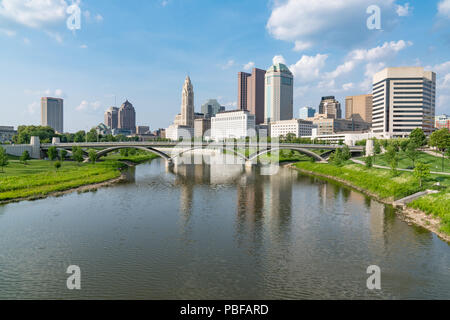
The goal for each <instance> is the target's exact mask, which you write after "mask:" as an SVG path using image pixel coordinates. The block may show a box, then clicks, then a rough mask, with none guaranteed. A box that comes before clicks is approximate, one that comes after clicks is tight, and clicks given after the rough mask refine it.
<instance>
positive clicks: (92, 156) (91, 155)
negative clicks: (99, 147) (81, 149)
mask: <svg viewBox="0 0 450 320" xmlns="http://www.w3.org/2000/svg"><path fill="white" fill-rule="evenodd" d="M88 154H89V160H90V161H91V162H92V163H95V162H97V151H95V150H93V149H91V150H89V152H88Z"/></svg>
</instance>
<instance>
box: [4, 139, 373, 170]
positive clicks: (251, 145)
mask: <svg viewBox="0 0 450 320" xmlns="http://www.w3.org/2000/svg"><path fill="white" fill-rule="evenodd" d="M3 147H4V148H5V149H6V152H7V153H8V154H11V155H16V156H20V155H21V154H22V152H23V151H24V150H27V151H29V153H30V156H31V157H32V158H34V159H41V158H44V157H45V156H46V154H47V151H48V149H49V148H50V147H56V148H57V149H58V150H61V149H65V150H67V151H68V154H69V155H70V154H71V151H72V148H73V147H81V148H82V150H83V153H84V156H85V161H87V162H88V161H89V158H88V150H90V149H93V150H96V151H97V159H99V158H101V157H103V156H105V155H107V154H109V153H111V152H115V151H118V150H121V149H137V150H144V151H147V152H152V153H154V154H156V155H158V156H160V157H161V158H163V159H165V160H166V162H167V164H168V165H171V164H173V162H174V160H176V159H177V158H178V157H180V156H182V155H183V154H184V153H186V152H191V151H195V150H221V151H226V152H227V153H232V154H234V155H236V156H237V157H240V158H242V159H243V160H244V161H246V163H247V164H248V165H252V164H256V163H257V159H258V157H260V156H262V155H265V154H267V153H270V152H276V151H278V150H292V151H297V152H299V153H301V154H304V155H307V156H309V157H312V158H314V159H315V160H316V161H319V162H327V159H328V157H329V156H330V154H331V153H333V152H334V151H336V150H337V149H340V148H343V147H344V146H343V145H330V144H293V143H291V144H290V143H273V144H271V143H256V142H234V143H231V142H227V143H220V142H212V143H207V142H181V143H180V142H82V143H60V142H59V139H58V138H54V139H53V143H48V144H41V143H40V141H39V138H38V137H32V139H31V143H30V144H29V145H5V146H3ZM349 148H350V152H351V153H352V154H355V153H356V154H359V153H362V152H363V151H364V149H365V148H364V147H359V146H357V147H349ZM167 150H173V151H172V152H167ZM240 150H250V151H251V152H253V153H250V154H249V155H248V156H247V155H246V154H243V153H242V152H241V151H240ZM314 150H323V151H324V152H323V153H321V154H318V153H317V152H313V151H314Z"/></svg>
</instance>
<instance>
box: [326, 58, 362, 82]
mask: <svg viewBox="0 0 450 320" xmlns="http://www.w3.org/2000/svg"><path fill="white" fill-rule="evenodd" d="M355 66H356V63H355V62H354V61H347V62H345V63H343V64H341V65H339V66H338V67H337V68H336V69H335V70H334V71H332V72H328V73H326V75H325V76H326V77H327V78H333V79H334V78H337V77H340V76H342V75H343V74H346V73H349V72H350V71H352V70H353V69H354V68H355Z"/></svg>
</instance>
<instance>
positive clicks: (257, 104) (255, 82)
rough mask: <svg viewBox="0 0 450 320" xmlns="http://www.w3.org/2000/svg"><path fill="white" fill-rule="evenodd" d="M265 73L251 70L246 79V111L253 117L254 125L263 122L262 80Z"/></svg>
mask: <svg viewBox="0 0 450 320" xmlns="http://www.w3.org/2000/svg"><path fill="white" fill-rule="evenodd" d="M265 75H266V71H265V70H261V69H257V68H253V71H252V74H251V75H250V76H249V77H247V110H248V111H250V113H251V114H254V115H255V119H256V120H255V121H256V124H261V123H263V122H264V90H265V87H264V80H265Z"/></svg>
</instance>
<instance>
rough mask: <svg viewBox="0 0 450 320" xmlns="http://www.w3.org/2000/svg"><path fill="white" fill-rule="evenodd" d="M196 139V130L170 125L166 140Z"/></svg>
mask: <svg viewBox="0 0 450 320" xmlns="http://www.w3.org/2000/svg"><path fill="white" fill-rule="evenodd" d="M193 137H194V128H191V127H188V126H179V125H176V124H173V125H170V126H169V127H168V128H167V129H166V138H167V139H170V140H172V141H179V140H180V139H181V140H185V141H187V140H191V139H192V138H193Z"/></svg>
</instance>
